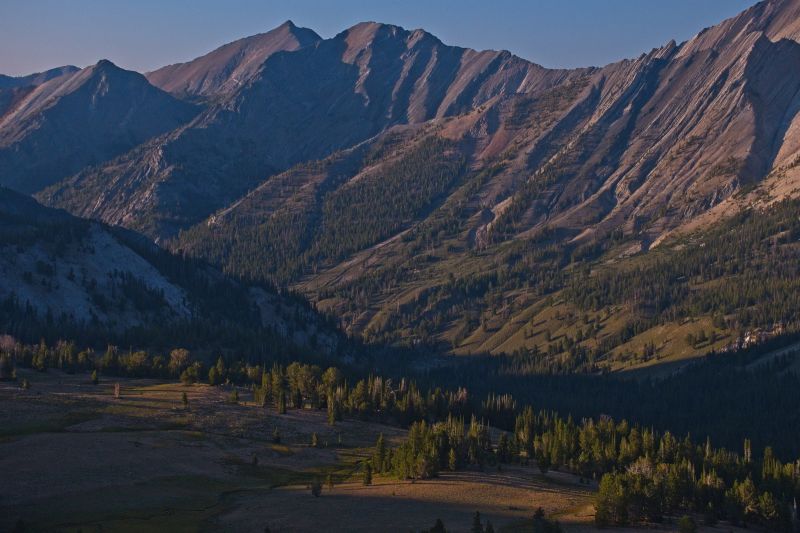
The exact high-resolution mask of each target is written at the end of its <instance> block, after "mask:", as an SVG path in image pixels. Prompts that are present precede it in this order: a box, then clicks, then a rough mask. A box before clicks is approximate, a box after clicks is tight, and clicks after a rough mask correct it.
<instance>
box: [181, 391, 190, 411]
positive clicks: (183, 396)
mask: <svg viewBox="0 0 800 533" xmlns="http://www.w3.org/2000/svg"><path fill="white" fill-rule="evenodd" d="M181 403H182V404H183V408H184V409H188V408H189V397H188V396H187V395H186V391H184V392H182V393H181Z"/></svg>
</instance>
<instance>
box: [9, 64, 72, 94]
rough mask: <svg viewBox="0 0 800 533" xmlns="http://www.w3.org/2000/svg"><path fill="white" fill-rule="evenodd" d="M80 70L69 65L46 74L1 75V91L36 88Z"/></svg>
mask: <svg viewBox="0 0 800 533" xmlns="http://www.w3.org/2000/svg"><path fill="white" fill-rule="evenodd" d="M79 70H80V69H79V68H78V67H74V66H72V65H67V66H64V67H57V68H52V69H50V70H46V71H44V72H37V73H35V74H29V75H27V76H17V77H12V76H4V75H3V74H0V89H13V88H15V87H29V86H34V87H35V86H37V85H41V84H43V83H44V82H46V81H50V80H52V79H53V78H58V77H61V76H64V75H66V74H73V73H75V72H77V71H79Z"/></svg>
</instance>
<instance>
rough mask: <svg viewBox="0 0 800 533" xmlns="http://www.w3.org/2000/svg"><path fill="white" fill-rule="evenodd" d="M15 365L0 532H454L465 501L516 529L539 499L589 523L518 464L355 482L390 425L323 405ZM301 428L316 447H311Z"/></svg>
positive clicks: (394, 431)
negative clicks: (314, 407)
mask: <svg viewBox="0 0 800 533" xmlns="http://www.w3.org/2000/svg"><path fill="white" fill-rule="evenodd" d="M23 374H24V375H25V377H27V378H28V379H29V380H30V381H31V383H32V388H31V389H30V390H27V391H23V390H21V389H19V388H18V387H17V386H16V385H15V384H12V383H0V421H2V428H3V437H2V439H0V471H2V472H3V483H0V530H6V529H10V528H11V527H12V526H13V524H14V523H15V522H16V521H17V520H18V519H22V520H24V521H25V523H26V525H27V526H28V527H29V528H30V529H31V530H34V531H73V532H74V531H77V530H78V529H82V530H83V531H93V530H95V529H98V528H102V530H103V531H169V532H173V531H202V530H209V531H217V530H223V531H259V532H261V531H263V530H264V527H265V526H267V525H269V526H270V527H271V528H272V530H273V531H308V530H316V531H319V530H320V529H319V528H320V527H323V529H324V530H326V531H374V530H375V529H376V528H379V529H381V530H384V531H408V530H409V529H416V530H419V529H421V528H423V527H430V526H431V525H432V524H433V522H434V521H435V519H436V518H442V519H443V520H444V521H445V523H446V524H447V525H448V527H449V528H451V529H452V530H453V531H460V530H463V529H466V525H467V524H468V523H469V520H471V516H472V514H473V513H474V511H476V510H480V511H481V513H482V514H485V515H486V516H487V517H488V518H489V519H490V520H492V522H493V523H494V524H495V525H496V526H504V527H506V526H507V527H511V528H514V527H521V526H522V525H524V524H525V520H526V519H527V518H529V517H530V516H531V514H532V513H533V510H534V509H535V508H537V507H539V506H542V507H543V508H544V509H545V510H546V511H547V513H548V514H551V515H554V516H558V517H559V518H560V519H562V520H564V521H565V522H569V523H570V524H585V523H587V521H590V520H591V505H590V501H591V492H590V489H589V488H587V487H586V486H584V485H580V484H578V483H576V480H575V478H573V477H572V476H570V475H567V474H559V473H554V474H548V477H546V478H545V477H543V476H541V474H539V473H538V471H536V470H534V469H529V468H521V467H513V468H506V469H503V470H502V471H498V470H496V469H492V470H488V471H486V472H477V471H467V472H459V473H453V474H445V475H442V476H441V477H440V478H438V479H435V480H429V481H418V482H416V483H411V482H405V481H397V480H392V479H389V478H387V477H380V476H377V477H376V480H375V484H374V485H373V486H370V487H364V486H363V485H361V484H360V482H359V480H360V474H359V472H360V462H361V461H362V460H363V458H364V457H365V456H366V455H367V454H368V453H369V449H368V447H369V446H372V445H373V444H374V442H375V440H376V438H377V436H378V434H379V433H384V434H385V435H386V436H387V439H388V440H389V442H390V443H391V442H397V441H398V440H399V439H401V438H402V437H403V435H404V431H402V430H400V429H398V428H394V427H389V426H384V425H380V424H375V423H367V422H360V421H353V420H348V421H345V422H342V423H340V424H337V425H336V426H335V427H330V426H328V425H327V423H326V416H325V413H324V412H322V411H310V410H304V411H289V413H288V414H287V415H283V416H279V415H277V414H276V413H275V411H274V410H272V409H267V410H265V409H264V408H261V407H258V406H256V405H254V404H253V403H252V397H251V395H250V394H249V393H248V392H247V391H244V390H243V391H241V393H240V398H241V399H242V401H241V402H240V403H239V404H238V405H233V404H230V403H228V402H227V401H226V400H227V398H228V395H229V390H226V389H221V388H212V387H208V386H205V385H195V386H190V387H185V386H182V385H180V384H176V383H164V382H159V381H154V380H119V382H120V383H121V389H122V394H121V397H120V398H118V399H117V398H114V394H113V388H114V382H115V381H116V380H111V379H104V380H102V381H101V383H100V384H99V385H92V384H91V383H89V382H88V379H87V376H85V375H75V376H70V375H66V374H62V373H59V372H55V371H50V372H48V373H45V374H37V373H32V372H23ZM184 392H186V394H187V396H188V398H189V404H190V407H189V409H185V408H184V407H183V405H182V403H181V395H182V394H183V393H184ZM275 427H277V428H278V430H279V431H280V433H281V443H280V444H275V443H273V442H272V440H271V436H272V431H273V429H274V428H275ZM312 432H316V433H318V435H319V440H320V441H321V442H322V443H323V444H325V443H327V447H322V448H312V447H311V446H309V441H310V436H311V433H312ZM340 435H341V437H342V444H341V445H339V436H340ZM254 456H256V457H257V458H258V464H257V465H253V457H254ZM328 474H331V476H332V477H333V479H334V480H335V482H336V484H337V485H336V488H335V489H334V490H333V491H328V490H327V489H325V490H324V493H323V496H322V497H321V498H313V497H312V496H311V495H310V491H309V490H308V488H307V486H308V484H309V483H310V481H311V480H312V479H314V478H319V479H322V480H325V479H326V478H327V476H328ZM378 525H379V526H378Z"/></svg>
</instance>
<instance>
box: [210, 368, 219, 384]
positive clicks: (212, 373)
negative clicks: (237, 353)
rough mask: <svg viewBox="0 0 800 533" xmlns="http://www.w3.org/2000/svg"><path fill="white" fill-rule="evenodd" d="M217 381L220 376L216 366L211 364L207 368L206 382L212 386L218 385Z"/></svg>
mask: <svg viewBox="0 0 800 533" xmlns="http://www.w3.org/2000/svg"><path fill="white" fill-rule="evenodd" d="M219 382H220V377H219V372H218V371H217V367H214V366H212V367H211V368H209V369H208V384H209V385H211V386H212V387H213V386H214V385H219Z"/></svg>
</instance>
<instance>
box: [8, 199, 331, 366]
mask: <svg viewBox="0 0 800 533" xmlns="http://www.w3.org/2000/svg"><path fill="white" fill-rule="evenodd" d="M0 250H2V253H1V254H0V256H1V257H2V259H0V272H1V273H2V275H1V276H0V302H2V303H1V304H0V329H2V330H3V332H5V333H10V334H12V335H14V336H18V337H20V338H29V339H30V340H36V339H35V338H34V337H36V336H37V335H38V336H44V335H46V334H49V333H53V335H54V336H57V337H55V338H76V339H77V338H80V339H85V340H87V342H91V343H98V342H99V343H102V342H107V341H112V340H114V339H117V340H119V339H126V338H133V337H130V336H131V335H134V336H137V337H136V338H137V341H136V342H137V343H139V344H140V343H144V344H150V345H157V344H158V343H159V342H160V341H164V342H165V343H166V344H169V343H173V345H174V344H175V343H178V344H180V343H184V344H194V343H198V342H200V341H203V342H208V343H210V344H209V345H210V346H220V347H225V348H227V349H244V347H245V346H246V345H249V344H248V343H253V342H255V343H260V345H270V344H271V346H272V347H271V348H270V349H276V350H277V349H279V348H281V347H283V348H284V349H289V348H290V347H291V346H296V347H304V348H305V349H310V348H311V345H312V344H313V348H314V350H316V351H317V352H318V353H320V354H325V353H333V352H334V351H335V350H336V347H337V345H338V342H339V340H340V336H339V334H338V332H337V331H336V330H335V328H334V327H333V326H331V325H329V324H328V322H327V320H326V319H324V318H323V317H320V316H318V315H317V314H316V313H314V312H313V311H312V310H310V309H309V308H308V307H307V305H306V304H305V303H304V302H303V301H302V300H300V299H297V298H292V297H289V296H282V295H279V294H277V293H276V292H275V291H274V290H272V289H270V288H268V287H267V286H263V285H262V286H247V285H244V284H242V283H240V282H237V281H235V280H232V279H230V278H226V277H225V276H223V275H221V274H220V273H219V272H218V271H216V270H214V269H212V268H211V267H209V266H207V265H206V264H204V263H201V262H196V261H188V260H185V259H181V258H178V257H176V256H172V255H170V254H169V253H167V252H165V251H163V250H161V249H159V248H158V247H156V246H155V245H153V244H152V243H151V242H149V241H148V240H147V239H144V238H142V237H141V236H139V235H136V234H134V233H132V232H129V231H127V230H121V229H111V228H108V227H106V226H103V225H102V224H99V223H96V222H90V221H86V220H81V219H76V218H74V217H72V216H71V215H69V214H67V213H66V212H64V211H60V210H53V209H49V208H46V207H43V206H41V205H39V204H37V203H36V202H35V201H34V200H33V199H31V198H28V197H25V196H22V195H19V194H17V193H15V192H13V191H11V190H9V189H4V188H0ZM70 335H73V337H70ZM126 336H128V337H126ZM170 336H172V337H177V338H176V339H175V340H171V341H170V340H169V337H170ZM312 338H313V342H312ZM143 339H146V340H143Z"/></svg>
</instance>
